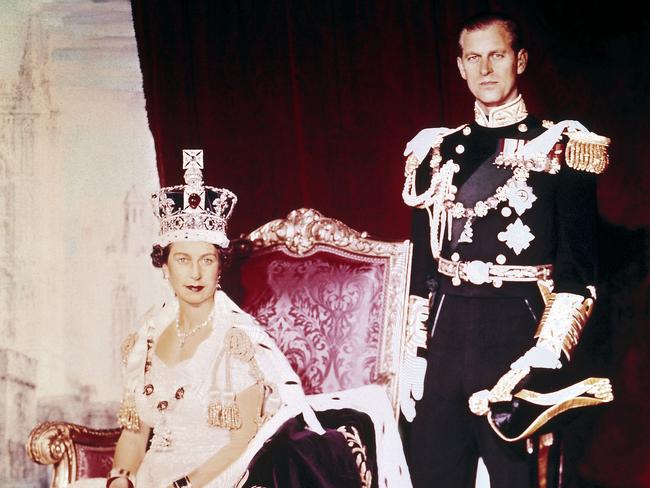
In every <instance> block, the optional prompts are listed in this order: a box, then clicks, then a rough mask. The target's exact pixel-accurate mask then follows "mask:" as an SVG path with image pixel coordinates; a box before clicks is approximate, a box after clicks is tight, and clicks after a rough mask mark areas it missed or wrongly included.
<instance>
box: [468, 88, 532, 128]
mask: <svg viewBox="0 0 650 488" xmlns="http://www.w3.org/2000/svg"><path fill="white" fill-rule="evenodd" d="M527 116H528V111H527V110H526V104H525V103H524V99H523V98H522V96H521V95H519V96H518V97H517V98H515V99H514V100H513V101H512V102H508V103H505V104H503V105H501V106H500V107H496V108H494V109H492V110H490V112H489V113H487V114H486V113H485V112H484V111H483V110H482V109H481V107H479V106H478V103H475V104H474V120H476V123H477V124H478V125H482V126H483V127H504V126H506V125H512V124H516V123H517V122H521V121H522V120H524V119H525V118H526V117H527Z"/></svg>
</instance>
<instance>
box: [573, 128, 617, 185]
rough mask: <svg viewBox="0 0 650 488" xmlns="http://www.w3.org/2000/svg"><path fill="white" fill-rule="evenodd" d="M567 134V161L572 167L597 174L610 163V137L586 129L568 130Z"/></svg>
mask: <svg viewBox="0 0 650 488" xmlns="http://www.w3.org/2000/svg"><path fill="white" fill-rule="evenodd" d="M567 136H568V137H569V142H568V143H567V146H566V153H565V161H566V164H567V165H568V166H569V167H570V168H573V169H576V170H579V171H588V172H590V173H596V174H600V173H602V172H603V171H605V168H607V165H608V164H609V154H608V152H607V148H608V147H609V143H610V142H611V141H610V139H609V138H607V137H603V136H599V135H598V134H594V133H593V132H584V131H571V132H567Z"/></svg>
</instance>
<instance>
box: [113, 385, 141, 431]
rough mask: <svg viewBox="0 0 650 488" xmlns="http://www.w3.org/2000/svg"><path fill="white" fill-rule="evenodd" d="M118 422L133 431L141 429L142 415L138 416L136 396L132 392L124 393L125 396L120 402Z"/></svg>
mask: <svg viewBox="0 0 650 488" xmlns="http://www.w3.org/2000/svg"><path fill="white" fill-rule="evenodd" d="M117 423H118V424H120V425H121V426H122V427H123V428H125V429H126V430H129V431H131V432H138V431H139V430H140V417H138V411H137V409H136V408H135V398H134V397H133V393H131V392H125V393H124V397H123V398H122V401H121V402H120V409H119V410H118V412H117Z"/></svg>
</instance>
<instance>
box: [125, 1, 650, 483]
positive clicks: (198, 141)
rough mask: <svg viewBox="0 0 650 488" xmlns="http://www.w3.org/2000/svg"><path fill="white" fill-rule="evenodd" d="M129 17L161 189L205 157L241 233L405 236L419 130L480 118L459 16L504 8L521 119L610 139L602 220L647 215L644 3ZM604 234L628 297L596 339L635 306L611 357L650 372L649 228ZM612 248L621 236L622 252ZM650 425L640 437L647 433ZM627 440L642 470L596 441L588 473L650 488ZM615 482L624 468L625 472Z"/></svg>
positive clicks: (183, 5) (136, 6) (372, 5)
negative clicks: (313, 221) (189, 151)
mask: <svg viewBox="0 0 650 488" xmlns="http://www.w3.org/2000/svg"><path fill="white" fill-rule="evenodd" d="M132 5H133V17H134V24H135V33H136V37H137V42H138V51H139V55H140V62H141V66H142V75H143V81H144V91H145V97H146V103H147V112H148V117H149V124H150V128H151V131H152V133H153V136H154V140H155V146H156V156H157V163H158V169H159V173H160V178H161V183H162V184H163V185H171V184H178V183H180V182H181V181H182V171H181V149H183V148H202V149H204V153H205V161H206V169H205V175H206V176H205V179H206V181H207V182H208V183H210V184H212V185H216V186H225V187H227V188H230V189H231V190H233V191H234V192H235V193H236V194H237V195H238V196H239V203H238V206H237V208H236V209H235V214H234V216H233V218H232V221H231V225H230V234H231V235H233V236H234V235H237V234H238V233H240V232H247V231H250V230H252V229H253V228H255V227H256V226H258V225H260V224H262V223H264V222H267V221H269V220H271V219H274V218H279V217H283V216H285V215H286V214H287V213H288V212H289V211H290V210H292V209H294V208H299V207H313V208H316V209H318V210H320V211H321V212H323V213H324V214H325V215H327V216H330V217H335V218H338V219H340V220H342V221H344V222H346V223H347V224H348V225H350V226H352V227H354V228H356V229H358V230H367V231H368V232H370V233H371V234H372V235H374V236H376V237H379V238H384V239H405V238H408V230H409V226H410V212H409V210H408V209H407V207H406V206H405V205H404V204H403V203H402V201H401V187H402V182H403V176H402V175H403V158H402V150H403V147H404V144H405V142H406V141H407V140H409V139H410V138H411V137H412V136H413V135H415V133H417V131H419V130H420V129H421V128H423V127H432V126H447V127H452V126H457V125H459V124H461V123H463V122H466V121H468V120H469V119H470V118H471V117H472V99H471V97H470V96H469V94H468V92H467V89H466V87H465V85H464V82H463V81H462V80H461V79H460V77H459V75H458V72H457V69H456V61H455V57H456V42H457V29H458V25H459V24H460V23H461V21H462V20H463V19H464V18H466V17H468V16H469V15H472V14H474V13H477V12H479V11H482V10H487V9H495V10H500V11H506V12H508V13H510V15H512V16H513V17H515V18H516V19H518V20H519V21H520V22H521V24H522V26H523V27H524V30H525V38H526V39H527V41H528V42H527V43H528V47H529V52H530V64H529V68H528V70H527V73H526V74H525V75H524V79H523V81H522V92H523V93H524V97H525V99H526V101H527V104H528V106H529V110H531V111H532V112H534V113H536V114H538V115H539V116H540V117H542V118H547V119H551V120H562V119H567V118H568V119H576V120H580V121H582V122H583V123H584V124H585V125H587V127H589V128H590V129H591V130H593V131H595V132H598V133H600V134H603V135H607V136H609V137H611V138H612V139H613V141H614V142H613V144H612V147H611V158H612V165H611V167H610V169H609V170H608V171H607V173H605V174H604V175H602V177H601V178H600V182H599V200H600V206H601V213H602V214H603V216H604V217H605V218H606V219H607V220H608V221H609V222H611V223H613V224H616V225H618V226H626V227H627V228H640V227H643V226H647V224H648V223H649V221H650V197H649V196H648V195H649V192H648V189H650V184H649V183H650V165H648V164H647V160H648V154H649V152H648V151H647V150H646V149H645V147H644V145H645V138H646V137H647V135H646V132H647V122H646V116H647V114H648V110H649V109H650V103H649V101H648V96H647V93H648V89H649V88H650V83H649V77H650V61H649V60H650V57H649V55H648V53H649V52H650V45H649V44H650V27H649V26H650V23H649V22H648V18H647V17H644V16H643V15H642V13H641V8H640V4H639V7H638V8H637V7H635V6H633V5H621V6H617V5H611V4H606V3H603V4H600V5H599V4H597V3H596V2H591V1H589V2H588V1H583V0H581V1H572V2H564V1H547V2H534V1H530V2H522V1H515V0H507V1H488V0H483V1H479V0H471V1H465V2H451V1H448V2H441V1H431V0H430V1H417V0H414V1H404V2H400V1H394V0H373V1H367V0H366V1H362V0H340V1H337V0H319V1H311V2H308V1H298V0H269V1H267V0H258V1H255V0H219V1H214V0H180V1H179V0H155V1H153V0H133V1H132ZM603 229H604V230H603V236H604V241H605V243H606V244H607V243H608V244H610V245H606V246H604V248H605V251H604V252H605V254H604V266H603V267H602V268H603V275H604V276H605V279H607V280H609V281H608V283H607V284H606V286H605V288H607V286H609V291H610V294H611V295H612V296H619V295H620V299H619V301H618V302H616V303H613V304H610V305H611V306H610V308H609V309H608V312H607V313H606V314H605V315H604V318H602V319H601V321H602V322H603V323H604V324H605V326H603V327H602V328H601V332H600V335H598V334H597V335H596V336H595V339H592V342H594V344H596V343H597V342H598V341H601V342H602V341H608V342H611V339H612V334H613V332H612V331H613V330H616V328H617V327H618V326H619V323H618V322H616V320H615V317H614V315H615V313H614V312H612V310H628V309H631V312H630V313H631V314H632V317H631V319H630V320H629V321H628V322H625V323H626V324H627V325H626V327H627V329H626V330H625V331H624V332H625V333H624V334H623V333H621V332H620V330H617V332H616V334H617V335H616V338H617V339H616V341H618V342H616V341H614V342H615V344H618V345H615V346H612V348H611V350H610V351H609V352H608V353H607V354H606V355H607V356H608V357H609V358H613V359H612V364H614V366H616V365H621V368H622V365H623V364H625V365H627V366H626V367H627V368H629V367H630V361H631V360H629V359H625V362H624V363H623V358H624V357H625V358H628V357H629V354H631V352H630V351H632V352H634V351H635V350H636V352H634V354H635V356H634V357H635V358H636V359H635V361H637V362H635V363H634V364H637V363H638V362H639V361H640V363H639V364H646V365H647V364H649V363H650V361H649V360H648V358H649V356H650V353H649V352H648V351H649V350H650V347H647V346H648V344H647V339H642V340H641V342H639V340H638V338H639V337H640V338H645V337H647V336H648V335H647V334H646V332H647V331H646V328H647V323H648V321H647V317H648V311H647V306H646V308H644V307H642V306H641V305H639V303H641V302H642V300H641V299H638V300H637V301H633V299H632V298H630V296H631V294H630V293H629V291H630V290H632V289H635V288H636V287H637V286H640V287H641V288H640V290H641V292H640V293H644V294H645V295H644V296H645V297H647V290H648V286H647V279H645V276H646V275H647V269H646V255H645V253H646V252H647V251H645V250H647V247H648V244H647V242H648V240H647V232H645V231H644V230H641V231H637V232H636V233H630V232H628V231H626V230H624V229H623V228H619V227H616V226H615V225H610V224H608V225H604V227H603ZM618 239H623V240H626V248H625V249H626V250H627V252H628V254H627V255H625V256H621V253H622V252H623V251H622V250H621V246H617V245H616V244H617V242H618V241H617V240H618ZM630 266H631V268H630ZM629 269H631V271H629V272H628V271H626V270H629ZM625 273H627V274H625ZM644 279H645V280H646V281H644ZM625 297H627V298H625ZM626 300H627V301H626ZM615 322H616V323H615ZM619 322H620V321H619ZM603 330H604V331H605V332H603ZM607 334H609V335H607ZM621 337H625V338H627V339H626V340H628V342H625V341H623V340H622V339H621ZM632 337H634V338H635V339H637V340H635V341H634V342H633V341H631V339H630V338H632ZM632 343H633V344H634V347H633V348H632V349H630V347H629V344H632ZM594 347H596V348H597V345H596V346H594ZM635 348H636V349H635ZM625 354H627V356H625ZM616 358H618V359H616ZM639 358H640V359H639ZM620 371H628V372H629V370H624V369H620ZM634 371H637V370H634ZM634 374H636V373H634ZM626 378H627V377H626ZM637 379H638V378H637ZM625 381H628V380H627V379H625ZM625 381H623V380H621V383H622V385H621V388H622V390H621V391H622V392H623V393H625V392H627V393H629V395H628V396H627V397H626V398H627V399H628V400H629V399H632V398H641V399H643V400H644V401H646V402H647V400H648V398H647V394H646V393H644V394H642V395H641V397H638V395H637V396H636V397H635V396H634V393H633V392H634V391H638V390H639V385H641V384H643V382H642V381H641V382H640V383H639V381H640V380H639V381H636V382H635V383H634V387H633V388H630V387H629V386H626V384H625ZM628 382H629V381H628ZM646 391H647V390H646ZM624 396H625V395H624ZM646 404H647V403H646ZM612 408H613V409H614V412H615V413H616V412H617V411H616V410H615V408H616V407H612ZM614 416H615V417H617V418H618V417H620V415H614ZM608 425H610V426H611V425H613V426H614V427H613V428H614V429H615V432H614V434H612V433H611V432H609V433H605V434H598V435H601V439H599V440H598V443H599V444H601V443H607V442H608V439H610V440H611V439H612V435H619V437H620V432H621V429H624V428H625V425H624V424H621V423H620V421H619V423H618V424H617V423H616V422H614V423H613V424H612V423H610V424H608ZM644 425H646V426H647V422H646V423H645V424H644ZM644 428H645V427H643V428H641V427H637V428H636V429H635V432H637V433H639V432H641V433H646V432H647V433H648V434H650V429H647V430H643V429H644ZM610 430H611V429H610ZM603 436H604V437H603ZM603 439H604V440H603ZM594 442H595V441H594ZM628 444H630V443H627V442H626V441H625V436H623V440H622V441H620V442H619V444H618V446H619V447H620V448H621V449H623V448H626V449H633V450H634V449H635V450H636V451H635V452H636V454H637V455H638V456H640V458H643V459H644V462H639V463H638V464H637V465H636V467H635V468H634V469H633V470H630V469H627V468H626V469H623V468H622V467H621V464H620V463H619V464H616V463H614V462H612V461H604V460H607V459H609V457H608V456H609V454H608V453H607V452H605V451H603V450H598V449H597V446H596V448H595V450H594V451H593V452H592V453H591V454H590V456H591V457H590V458H589V459H588V460H587V461H583V462H585V463H587V464H586V466H587V468H585V473H587V474H589V476H592V477H595V478H598V479H599V480H601V482H602V484H603V485H606V486H621V487H623V486H625V487H628V488H629V487H633V486H642V485H641V484H638V479H643V476H646V478H645V482H646V483H650V481H649V478H650V474H648V473H646V474H645V475H644V474H643V470H644V469H645V470H647V469H648V468H645V466H646V465H648V466H650V460H649V458H650V454H649V452H648V449H649V448H642V447H639V446H636V447H634V446H631V445H628ZM621 462H622V460H621ZM589 463H591V464H589ZM644 463H645V464H644ZM595 466H599V468H600V470H596V469H595V468H594V467H595ZM603 466H604V467H603ZM590 467H591V468H590ZM610 467H611V469H608V468H610ZM592 468H593V469H592ZM631 471H633V472H631ZM621 473H628V474H626V475H624V477H623V478H621V476H622V475H621ZM625 476H626V477H625ZM616 479H619V481H618V482H617V481H612V480H616ZM635 479H637V481H635ZM617 483H618V484H617ZM646 486H647V485H646Z"/></svg>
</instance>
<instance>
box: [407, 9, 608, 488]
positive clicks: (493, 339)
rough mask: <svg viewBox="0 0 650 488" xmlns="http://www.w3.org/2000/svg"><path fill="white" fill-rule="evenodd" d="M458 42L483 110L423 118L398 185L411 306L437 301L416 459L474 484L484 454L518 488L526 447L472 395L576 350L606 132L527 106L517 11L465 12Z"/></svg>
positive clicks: (501, 480)
mask: <svg viewBox="0 0 650 488" xmlns="http://www.w3.org/2000/svg"><path fill="white" fill-rule="evenodd" d="M458 44H459V46H458V49H459V52H458V58H457V63H458V69H459V71H460V75H461V77H462V78H463V79H464V80H465V81H466V82H467V86H468V88H469V90H470V92H471V93H472V95H474V97H475V99H476V101H475V104H474V121H472V122H470V123H468V124H464V125H462V126H460V127H458V128H456V129H452V130H449V129H442V128H440V129H425V130H423V131H421V132H420V133H419V134H418V135H417V136H416V137H415V138H414V139H413V140H412V141H410V142H409V143H408V144H407V146H406V150H405V155H406V156H409V157H408V159H407V162H406V168H405V175H406V182H405V186H404V192H403V197H404V201H405V202H406V204H407V205H410V206H412V207H415V211H414V217H413V228H412V239H413V244H414V256H413V272H412V282H411V295H412V296H411V314H410V315H411V317H415V316H418V313H413V312H418V309H419V316H420V317H422V316H425V315H426V311H427V310H429V313H428V320H427V321H426V331H427V348H428V351H427V360H426V375H425V377H424V390H423V394H422V393H421V392H422V390H421V389H420V388H418V386H417V384H415V383H417V382H416V381H414V385H413V387H412V390H411V395H412V397H413V398H415V399H419V398H418V397H419V396H422V398H421V400H419V401H418V402H417V404H416V408H415V419H414V421H413V426H412V429H411V439H410V441H411V442H410V444H411V445H410V468H411V473H412V478H413V484H414V486H415V487H416V488H424V487H427V488H428V487H436V488H446V487H448V488H464V487H472V486H474V477H475V472H476V466H477V460H478V458H479V457H482V458H483V460H484V461H485V464H486V466H487V468H488V472H489V474H490V480H491V486H492V487H493V488H522V487H526V486H530V478H529V471H528V464H527V461H526V459H525V457H523V456H522V455H521V454H520V453H519V452H518V451H516V450H513V449H511V446H509V445H508V444H507V443H506V442H504V441H502V440H501V439H499V438H498V437H497V435H496V434H495V433H494V432H493V431H492V430H491V429H490V427H489V425H488V422H486V421H485V419H482V418H481V417H478V416H475V415H473V414H472V413H471V412H470V409H469V407H468V399H469V398H470V396H471V395H472V394H474V393H476V392H479V391H484V393H483V397H482V399H483V400H485V401H486V403H487V401H488V396H489V394H490V393H489V391H488V390H490V389H491V388H492V387H493V386H494V385H495V384H496V383H497V381H498V380H499V379H500V378H501V377H502V376H504V375H505V374H506V373H508V371H509V370H511V369H512V370H514V371H524V372H526V371H531V370H535V368H560V367H561V366H562V364H563V363H564V362H566V361H567V360H568V359H569V358H570V355H571V351H572V349H573V348H574V346H575V345H576V343H577V341H578V338H579V336H580V331H581V329H582V327H583V326H584V323H585V322H586V319H587V317H588V311H589V310H590V306H591V304H592V303H593V300H594V299H595V289H594V287H593V285H594V283H595V277H596V237H595V232H596V216H597V207H596V175H597V174H598V173H600V172H602V171H603V170H604V169H605V167H606V165H607V162H608V159H607V145H608V143H609V140H608V139H607V138H604V137H600V136H597V135H596V134H593V133H591V132H589V131H587V130H586V129H585V127H584V126H582V125H581V124H580V123H578V122H575V121H563V122H559V123H556V124H554V123H552V122H549V121H544V122H542V121H540V120H538V119H536V118H535V117H533V116H532V115H529V114H528V112H527V110H526V105H525V103H524V100H523V98H522V96H521V94H520V93H519V90H518V83H517V82H518V78H519V76H520V75H521V74H522V73H523V72H524V70H525V69H526V65H527V63H528V53H527V52H526V50H525V49H524V48H523V45H522V38H521V35H520V33H519V29H518V27H517V25H516V23H515V22H514V21H513V20H512V19H510V18H509V17H507V16H504V15H501V14H486V15H481V16H477V17H474V18H472V19H470V20H468V21H467V22H466V23H465V24H464V26H463V28H462V30H461V32H460V36H459V41H458ZM542 291H543V293H542ZM529 368H531V369H529ZM523 376H525V375H521V376H520V377H519V378H521V377H523ZM512 386H513V387H514V385H512ZM480 396H481V395H479V397H480ZM474 398H476V396H475V397H474ZM405 413H406V412H405ZM406 416H407V418H408V417H409V416H411V417H412V416H413V415H412V413H411V415H408V414H407V415H406Z"/></svg>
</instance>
